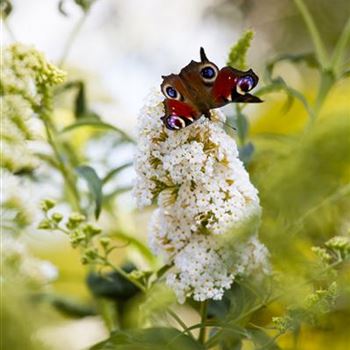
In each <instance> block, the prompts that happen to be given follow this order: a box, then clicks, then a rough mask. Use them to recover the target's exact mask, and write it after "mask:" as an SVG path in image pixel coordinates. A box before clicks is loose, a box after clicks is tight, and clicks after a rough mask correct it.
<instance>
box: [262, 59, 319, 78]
mask: <svg viewBox="0 0 350 350" xmlns="http://www.w3.org/2000/svg"><path fill="white" fill-rule="evenodd" d="M283 61H287V62H291V63H305V64H306V65H307V66H308V67H310V68H320V64H319V62H318V61H317V58H316V56H315V54H314V53H313V52H307V53H302V54H283V55H278V56H277V57H275V58H274V59H273V60H272V61H270V62H269V63H268V64H267V66H266V73H267V75H268V78H269V79H270V80H273V79H272V74H273V70H274V69H275V67H276V65H277V64H278V63H280V62H283Z"/></svg>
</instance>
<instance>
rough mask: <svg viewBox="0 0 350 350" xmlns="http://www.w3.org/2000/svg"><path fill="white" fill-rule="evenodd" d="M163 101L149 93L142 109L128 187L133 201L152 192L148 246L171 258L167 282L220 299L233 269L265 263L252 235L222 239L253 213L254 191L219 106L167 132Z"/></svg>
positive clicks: (146, 199)
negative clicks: (133, 182)
mask: <svg viewBox="0 0 350 350" xmlns="http://www.w3.org/2000/svg"><path fill="white" fill-rule="evenodd" d="M162 100H163V97H162V96H161V94H160V93H159V92H154V93H152V94H151V95H150V97H149V99H148V102H147V103H146V105H145V107H144V108H143V110H142V111H141V113H140V117H139V121H138V125H139V135H138V151H137V155H136V162H135V167H136V172H137V179H136V185H135V188H134V194H135V196H136V199H137V203H138V206H139V207H144V206H147V205H150V204H151V203H152V202H153V201H154V200H155V199H158V206H159V207H158V209H157V210H156V211H155V212H154V214H153V217H152V220H151V224H150V234H149V239H150V245H151V248H152V249H153V251H154V252H155V253H156V254H160V255H162V256H163V257H164V258H165V260H166V261H167V262H168V263H172V264H173V265H174V268H173V269H172V271H171V272H170V273H168V275H167V283H168V285H169V286H170V287H172V288H173V289H174V291H175V292H176V294H177V297H178V299H179V301H180V302H184V300H185V298H186V297H188V296H193V298H194V299H195V300H199V301H202V300H206V299H221V297H222V295H223V293H224V290H225V289H227V288H229V287H230V285H231V284H232V282H233V279H234V277H235V275H236V274H237V273H248V272H251V271H252V270H254V269H256V268H263V269H265V270H266V269H267V262H266V256H267V250H266V248H265V247H264V246H263V245H262V244H261V243H259V241H258V240H257V238H253V239H249V240H248V242H246V243H244V244H243V243H242V244H238V247H237V249H233V248H232V246H231V245H230V244H227V243H225V244H223V240H222V238H223V237H224V236H225V235H226V234H227V232H229V231H230V232H232V229H234V228H235V227H237V226H239V225H241V224H242V223H243V222H247V221H248V220H249V219H251V218H252V217H254V216H257V215H259V213H260V206H259V199H258V195H257V190H256V189H255V187H254V186H253V185H252V184H251V182H250V180H249V175H248V173H247V172H246V170H245V169H244V166H243V164H242V162H241V161H240V160H239V158H238V151H237V146H236V143H235V141H234V140H233V139H232V138H231V137H230V136H228V135H227V134H226V133H225V131H224V130H223V129H222V123H220V121H221V122H222V121H224V119H225V117H224V116H223V115H222V113H220V112H218V111H213V112H212V120H210V121H209V120H208V119H206V118H204V117H203V118H201V119H200V120H198V121H196V122H195V123H193V124H192V125H190V126H188V127H186V128H184V129H182V130H179V131H170V130H167V129H166V128H165V127H164V126H163V123H162V121H161V119H160V117H162V116H163V115H164V107H163V104H162Z"/></svg>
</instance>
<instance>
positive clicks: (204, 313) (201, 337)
mask: <svg viewBox="0 0 350 350" xmlns="http://www.w3.org/2000/svg"><path fill="white" fill-rule="evenodd" d="M207 310H208V300H205V301H202V302H201V307H200V315H201V324H205V321H206V319H207ZM205 335H206V327H205V326H204V327H201V329H200V330H199V336H198V341H199V342H200V343H201V344H204V342H205Z"/></svg>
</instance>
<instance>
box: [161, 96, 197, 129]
mask: <svg viewBox="0 0 350 350" xmlns="http://www.w3.org/2000/svg"><path fill="white" fill-rule="evenodd" d="M163 103H164V109H165V115H164V116H163V117H162V120H163V123H164V125H165V126H166V127H167V128H168V129H170V130H178V129H182V128H184V127H186V126H188V125H190V124H192V123H193V122H194V121H195V120H197V119H198V118H199V117H200V116H201V113H200V112H198V111H196V109H195V108H193V107H192V106H191V105H189V104H187V103H185V102H182V101H178V100H172V99H165V100H164V102H163Z"/></svg>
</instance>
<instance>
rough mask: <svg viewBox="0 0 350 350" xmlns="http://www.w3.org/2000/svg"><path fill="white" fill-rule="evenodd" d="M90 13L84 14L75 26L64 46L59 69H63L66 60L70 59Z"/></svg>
mask: <svg viewBox="0 0 350 350" xmlns="http://www.w3.org/2000/svg"><path fill="white" fill-rule="evenodd" d="M88 13H89V12H88V11H86V12H84V14H83V15H82V16H81V18H80V19H79V21H78V22H77V24H76V25H75V26H74V28H73V30H72V32H71V33H70V35H69V37H68V40H67V41H66V43H65V45H64V48H63V52H62V56H61V58H60V60H59V64H58V66H59V67H62V66H63V65H64V62H65V61H66V58H67V57H68V54H69V51H70V50H71V48H72V46H73V43H74V41H75V39H76V38H77V36H78V34H79V32H80V30H81V28H82V27H83V25H84V23H85V21H86V18H87V16H88Z"/></svg>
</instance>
